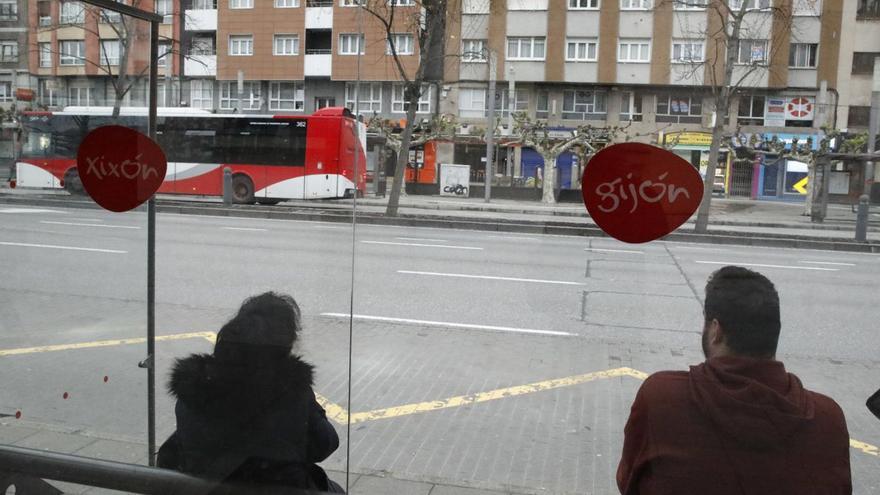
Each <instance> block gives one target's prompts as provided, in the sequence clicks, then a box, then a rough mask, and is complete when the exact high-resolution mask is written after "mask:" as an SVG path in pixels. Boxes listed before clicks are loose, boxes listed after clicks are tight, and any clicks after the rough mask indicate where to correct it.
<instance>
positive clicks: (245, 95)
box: [220, 81, 262, 110]
mask: <svg viewBox="0 0 880 495" xmlns="http://www.w3.org/2000/svg"><path fill="white" fill-rule="evenodd" d="M260 89H261V88H260V82H259V81H245V82H244V84H242V88H241V109H242V110H259V109H260V107H261V106H262V102H261V100H260ZM237 104H238V81H220V109H221V110H232V109H234V108H236V105H237Z"/></svg>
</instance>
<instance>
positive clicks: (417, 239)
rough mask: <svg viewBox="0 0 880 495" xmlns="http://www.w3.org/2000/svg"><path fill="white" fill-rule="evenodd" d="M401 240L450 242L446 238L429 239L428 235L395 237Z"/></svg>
mask: <svg viewBox="0 0 880 495" xmlns="http://www.w3.org/2000/svg"><path fill="white" fill-rule="evenodd" d="M395 239H397V240H400V241H428V242H449V241H447V240H444V239H429V238H427V237H395Z"/></svg>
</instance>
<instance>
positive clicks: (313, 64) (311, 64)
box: [304, 50, 333, 77]
mask: <svg viewBox="0 0 880 495" xmlns="http://www.w3.org/2000/svg"><path fill="white" fill-rule="evenodd" d="M316 51H319V50H307V51H306V60H305V71H304V75H305V76H306V77H330V73H331V72H332V68H333V55H331V54H330V53H314V52H316Z"/></svg>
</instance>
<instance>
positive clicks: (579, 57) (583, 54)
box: [565, 38, 599, 62]
mask: <svg viewBox="0 0 880 495" xmlns="http://www.w3.org/2000/svg"><path fill="white" fill-rule="evenodd" d="M598 52H599V42H598V40H596V39H595V38H594V39H589V38H569V39H568V40H567V41H566V46H565V60H567V61H569V62H595V61H596V60H597V57H598V55H597V54H598Z"/></svg>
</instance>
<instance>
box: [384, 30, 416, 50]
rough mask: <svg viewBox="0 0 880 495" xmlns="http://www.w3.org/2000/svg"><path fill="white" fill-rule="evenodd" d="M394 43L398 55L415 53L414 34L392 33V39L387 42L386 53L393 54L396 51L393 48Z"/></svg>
mask: <svg viewBox="0 0 880 495" xmlns="http://www.w3.org/2000/svg"><path fill="white" fill-rule="evenodd" d="M392 43H394V49H395V50H396V51H397V54H398V55H412V54H413V35H411V34H407V33H394V34H392V35H391V37H390V39H388V40H386V42H385V45H386V46H385V54H386V55H392V54H393V53H394V52H393V51H392V48H391V44H392Z"/></svg>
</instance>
